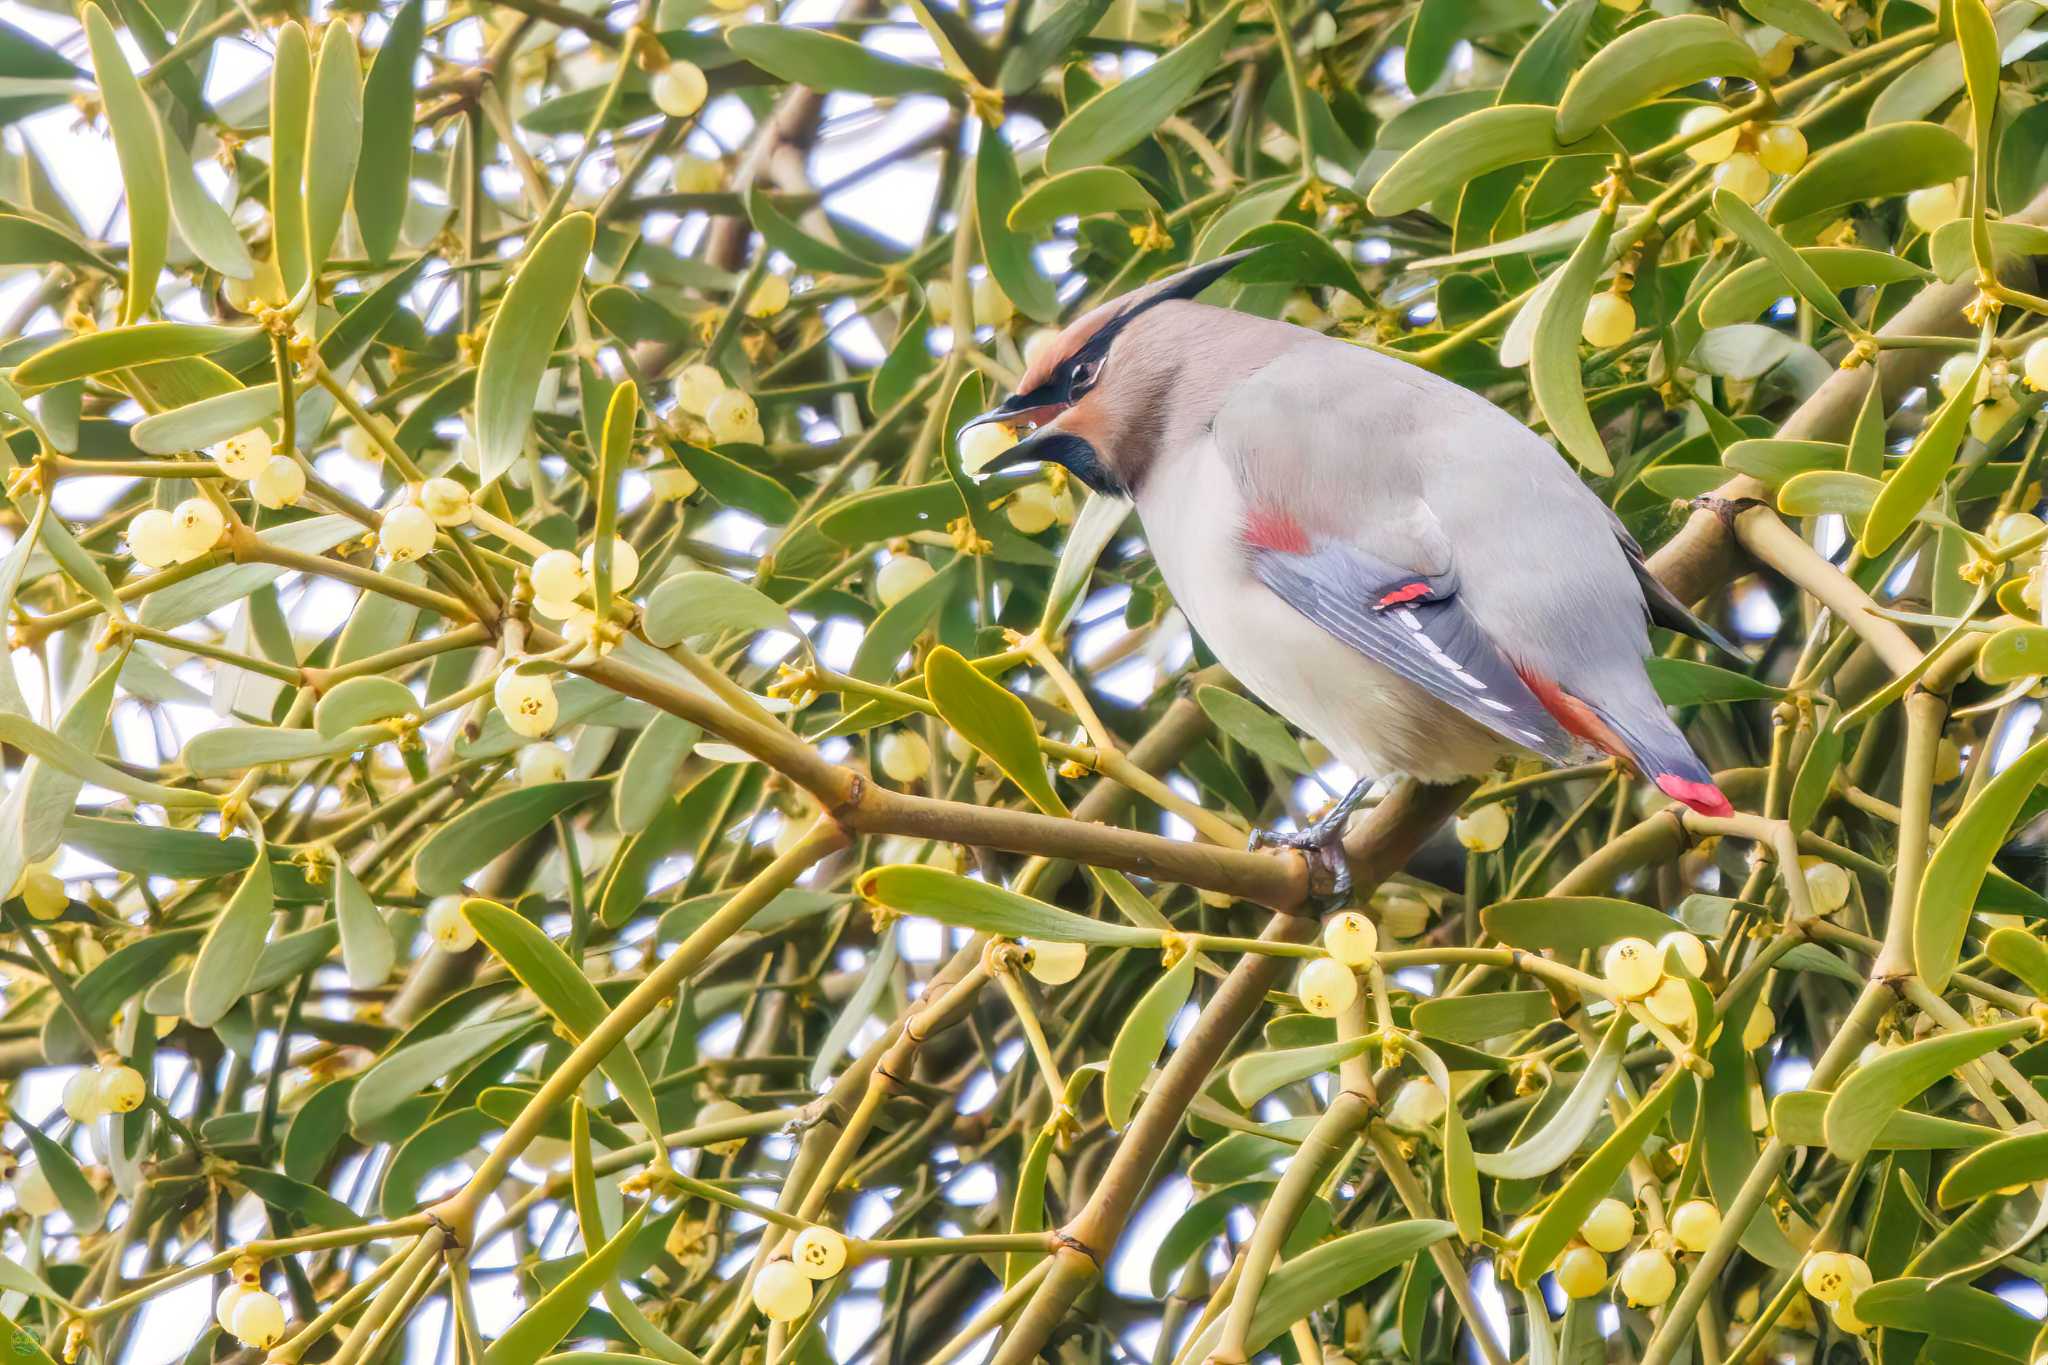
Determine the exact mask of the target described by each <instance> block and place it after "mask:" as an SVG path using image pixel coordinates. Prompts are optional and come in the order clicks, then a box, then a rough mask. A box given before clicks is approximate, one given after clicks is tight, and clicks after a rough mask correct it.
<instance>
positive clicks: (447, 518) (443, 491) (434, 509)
mask: <svg viewBox="0 0 2048 1365" xmlns="http://www.w3.org/2000/svg"><path fill="white" fill-rule="evenodd" d="M420 506H421V508H423V509H424V510H425V511H426V514H427V515H428V516H430V517H432V518H433V519H434V525H436V526H461V525H463V524H465V523H466V522H468V520H469V516H470V512H471V504H470V497H469V490H468V489H467V488H464V487H463V486H462V485H461V484H459V483H457V482H456V481H455V480H453V479H447V478H442V479H428V480H427V481H426V482H425V483H423V484H421V485H420Z"/></svg>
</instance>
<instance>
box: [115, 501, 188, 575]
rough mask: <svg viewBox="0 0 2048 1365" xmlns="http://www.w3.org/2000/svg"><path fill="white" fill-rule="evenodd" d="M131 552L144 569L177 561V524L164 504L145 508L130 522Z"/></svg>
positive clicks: (129, 551) (129, 545)
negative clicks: (163, 506) (162, 506)
mask: <svg viewBox="0 0 2048 1365" xmlns="http://www.w3.org/2000/svg"><path fill="white" fill-rule="evenodd" d="M127 535H128V553H129V554H131V555H133V556H135V562H136V563H137V564H140V565H141V566H142V567H143V568H145V569H167V568H169V567H170V566H171V565H173V564H175V563H177V562H178V527H177V523H176V522H174V521H173V520H172V519H171V514H170V513H169V512H166V511H164V509H163V508H161V507H145V508H143V509H142V510H141V511H140V512H137V513H136V514H135V515H134V516H133V517H131V518H129V521H128V531H127Z"/></svg>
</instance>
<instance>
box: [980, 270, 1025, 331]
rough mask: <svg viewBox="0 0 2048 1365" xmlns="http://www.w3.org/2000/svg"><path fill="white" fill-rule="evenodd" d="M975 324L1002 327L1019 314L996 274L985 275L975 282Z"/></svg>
mask: <svg viewBox="0 0 2048 1365" xmlns="http://www.w3.org/2000/svg"><path fill="white" fill-rule="evenodd" d="M973 292H974V325H975V326H977V327H1001V326H1004V325H1005V324H1007V323H1008V322H1009V321H1010V319H1011V318H1013V317H1015V316H1016V315H1017V308H1016V305H1015V304H1013V303H1011V302H1010V296H1009V295H1008V294H1005V293H1004V292H1003V287H1002V286H1001V285H999V284H997V283H996V281H995V276H993V275H983V276H982V277H981V278H979V279H977V280H976V281H975V282H974V291H973Z"/></svg>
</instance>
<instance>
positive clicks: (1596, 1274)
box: [1551, 1246, 1607, 1299]
mask: <svg viewBox="0 0 2048 1365" xmlns="http://www.w3.org/2000/svg"><path fill="white" fill-rule="evenodd" d="M1551 1273H1552V1274H1553V1275H1555V1276H1557V1287H1558V1288H1559V1289H1562V1290H1563V1291H1564V1292H1565V1294H1566V1296H1567V1297H1569V1298H1574V1299H1590V1298H1592V1297H1593V1296H1594V1295H1595V1294H1597V1293H1599V1292H1600V1290H1601V1288H1602V1287H1603V1286H1604V1285H1606V1283H1607V1258H1606V1257H1605V1256H1602V1255H1601V1254H1600V1253H1599V1252H1597V1251H1595V1250H1593V1248H1591V1247H1589V1246H1575V1247H1566V1248H1565V1250H1564V1254H1563V1255H1561V1256H1559V1257H1558V1258H1557V1264H1556V1266H1554V1267H1553V1268H1552V1270H1551Z"/></svg>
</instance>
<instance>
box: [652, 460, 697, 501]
mask: <svg viewBox="0 0 2048 1365" xmlns="http://www.w3.org/2000/svg"><path fill="white" fill-rule="evenodd" d="M647 487H648V488H649V489H650V490H651V491H652V492H653V494H654V497H655V500H656V501H658V502H681V501H682V500H683V499H684V498H687V497H689V496H690V494H692V493H694V492H696V491H697V476H696V475H694V474H692V473H691V472H690V471H689V470H687V469H685V468H683V467H682V466H681V465H679V464H671V465H663V466H661V467H660V468H659V469H650V470H648V471H647Z"/></svg>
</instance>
